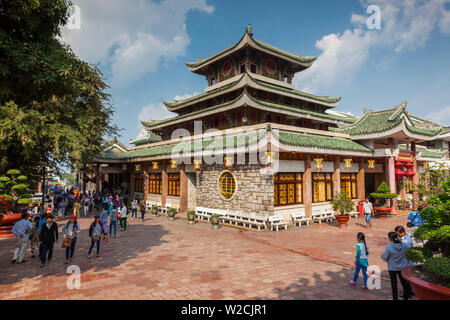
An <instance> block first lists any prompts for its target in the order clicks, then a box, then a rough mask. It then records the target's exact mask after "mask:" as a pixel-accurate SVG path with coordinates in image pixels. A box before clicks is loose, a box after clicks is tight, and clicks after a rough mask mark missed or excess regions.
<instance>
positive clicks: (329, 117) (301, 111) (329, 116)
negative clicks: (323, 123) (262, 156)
mask: <svg viewBox="0 0 450 320" xmlns="http://www.w3.org/2000/svg"><path fill="white" fill-rule="evenodd" d="M244 94H247V95H248V96H249V97H250V98H251V99H252V100H253V101H255V102H257V103H259V104H261V105H265V106H267V107H271V108H274V109H278V110H286V111H291V112H296V113H298V114H303V115H312V116H316V117H320V118H323V119H325V120H337V121H342V122H347V123H353V120H352V119H349V118H347V117H340V116H336V115H332V114H328V113H320V112H315V111H309V110H304V109H299V108H296V107H292V106H287V105H282V104H277V103H273V102H267V101H264V100H259V99H256V98H253V97H252V96H251V95H250V94H248V92H247V91H246V90H244V91H243V92H242V93H241V95H239V96H238V97H237V98H235V99H233V100H231V101H228V102H225V103H222V104H218V105H215V106H211V107H208V108H205V109H201V110H197V111H194V112H191V113H187V114H184V115H181V116H176V117H172V118H167V119H164V120H152V121H148V122H147V121H141V123H142V124H143V125H144V126H145V127H147V128H151V127H153V126H156V125H160V124H167V123H169V122H172V121H176V120H180V119H185V118H187V117H190V116H194V115H199V114H202V113H204V112H208V111H211V110H215V109H218V108H221V107H224V106H227V105H230V104H232V103H234V102H236V101H237V100H239V99H240V98H241V97H242V96H243V95H244Z"/></svg>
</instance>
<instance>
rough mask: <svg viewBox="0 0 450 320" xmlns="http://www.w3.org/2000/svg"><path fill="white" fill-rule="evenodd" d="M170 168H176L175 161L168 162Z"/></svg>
mask: <svg viewBox="0 0 450 320" xmlns="http://www.w3.org/2000/svg"><path fill="white" fill-rule="evenodd" d="M170 168H171V169H176V168H177V161H176V160H170Z"/></svg>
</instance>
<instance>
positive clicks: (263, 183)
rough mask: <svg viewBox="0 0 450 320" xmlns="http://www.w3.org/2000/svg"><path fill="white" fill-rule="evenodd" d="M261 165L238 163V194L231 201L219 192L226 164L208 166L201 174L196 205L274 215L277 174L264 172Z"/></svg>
mask: <svg viewBox="0 0 450 320" xmlns="http://www.w3.org/2000/svg"><path fill="white" fill-rule="evenodd" d="M261 168H263V167H262V166H260V165H235V166H233V170H231V172H232V173H233V174H234V176H235V177H236V194H235V196H234V197H233V198H232V199H231V200H229V201H227V200H224V199H222V197H221V196H220V195H219V192H218V179H219V176H220V174H221V173H222V171H223V170H225V168H224V166H223V165H204V166H203V167H202V173H201V175H198V176H197V192H196V193H197V194H196V205H197V206H200V207H208V208H217V209H224V210H225V209H229V210H240V211H246V212H252V213H261V214H268V215H273V209H274V206H273V177H272V176H264V175H262V174H261V173H260V169H261Z"/></svg>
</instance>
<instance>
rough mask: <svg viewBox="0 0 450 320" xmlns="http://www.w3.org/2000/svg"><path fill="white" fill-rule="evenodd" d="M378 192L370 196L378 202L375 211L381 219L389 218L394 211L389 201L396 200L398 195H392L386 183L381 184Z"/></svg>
mask: <svg viewBox="0 0 450 320" xmlns="http://www.w3.org/2000/svg"><path fill="white" fill-rule="evenodd" d="M377 191H378V192H373V193H371V194H370V195H371V196H372V197H373V198H375V199H376V200H377V201H376V202H377V207H375V208H373V209H374V210H375V211H377V212H378V213H379V215H380V217H381V218H387V215H388V214H389V213H390V212H391V211H392V207H390V206H389V205H388V201H390V199H393V198H396V197H397V196H398V194H396V193H391V189H390V188H389V186H388V185H387V183H386V182H384V181H383V182H382V183H381V184H380V186H379V187H378V189H377Z"/></svg>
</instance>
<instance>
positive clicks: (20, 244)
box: [11, 213, 33, 263]
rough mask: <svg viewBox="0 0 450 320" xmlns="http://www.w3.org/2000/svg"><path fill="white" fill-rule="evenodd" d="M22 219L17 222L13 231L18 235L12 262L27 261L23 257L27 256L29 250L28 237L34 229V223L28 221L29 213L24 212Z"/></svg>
mask: <svg viewBox="0 0 450 320" xmlns="http://www.w3.org/2000/svg"><path fill="white" fill-rule="evenodd" d="M21 218H22V219H21V220H20V221H18V222H16V224H15V225H14V227H13V228H12V233H13V234H14V235H15V236H16V247H15V249H14V256H13V258H12V261H11V262H12V263H16V261H17V262H18V263H22V262H25V260H24V259H23V258H24V256H25V251H26V250H27V245H28V238H29V236H30V232H31V230H32V229H33V225H32V224H31V222H30V221H28V214H27V213H22V216H21Z"/></svg>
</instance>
